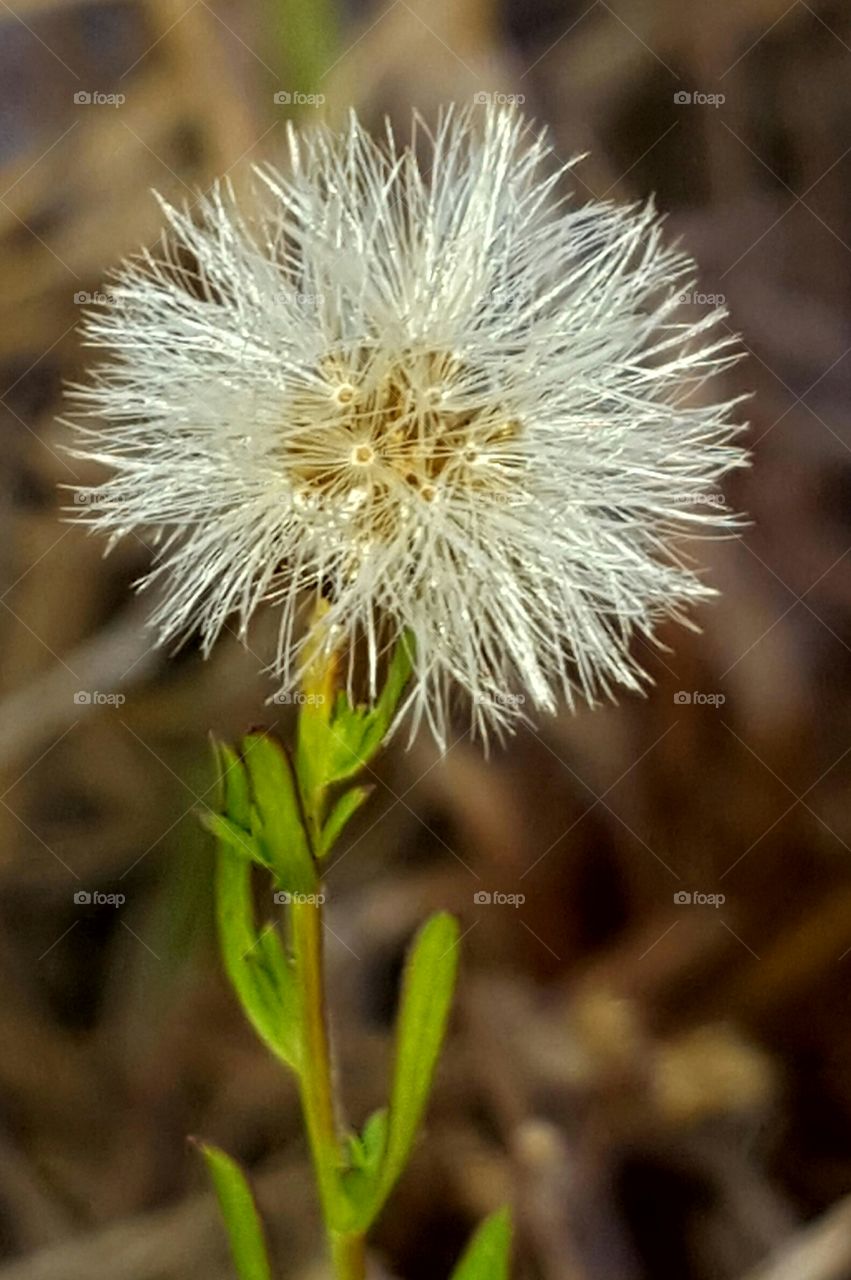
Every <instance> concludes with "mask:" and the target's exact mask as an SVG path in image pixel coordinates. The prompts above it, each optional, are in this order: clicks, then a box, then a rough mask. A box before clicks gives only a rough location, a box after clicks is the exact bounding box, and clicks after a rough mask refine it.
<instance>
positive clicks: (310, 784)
mask: <svg viewBox="0 0 851 1280" xmlns="http://www.w3.org/2000/svg"><path fill="white" fill-rule="evenodd" d="M320 653H321V651H320V652H318V653H317V657H316V659H315V660H313V661H312V662H311V661H310V660H308V663H307V666H306V671H305V676H304V681H303V684H304V690H305V702H304V703H303V704H302V708H301V712H300V714H299V730H298V733H299V736H298V748H297V751H296V767H297V772H298V777H299V783H300V786H301V791H302V795H303V796H304V799H305V805H306V807H307V808H308V810H309V811H310V812H311V813H312V814H313V816H314V821H315V823H316V824H317V825H318V822H319V818H320V815H321V811H322V806H323V795H324V792H325V791H326V790H327V788H328V787H330V786H333V785H334V784H335V783H338V782H345V781H347V780H348V779H349V778H352V777H354V775H355V774H356V773H358V772H359V771H360V770H361V769H362V768H364V766H366V765H367V764H369V761H370V760H371V759H372V757H373V756H374V755H375V753H376V752H377V751H378V749H379V747H380V746H381V744H382V742H383V741H384V739H385V738H386V736H387V734H388V732H389V730H390V727H391V725H392V723H393V718H394V716H395V714H396V710H397V708H398V705H399V700H400V698H401V696H402V693H403V692H404V689H405V685H406V684H407V682H408V678H409V676H410V674H411V669H412V655H413V640H412V638H411V637H410V636H408V635H407V634H405V635H403V636H402V637H401V639H400V640H399V641H398V642H397V644H396V648H395V650H394V652H393V657H392V659H391V661H390V665H389V667H388V671H387V678H386V680H385V682H384V688H383V689H382V691H381V693H380V695H379V697H378V701H377V702H376V704H375V706H374V707H372V708H369V707H361V706H358V707H353V706H351V704H350V703H349V700H348V697H347V696H346V694H345V692H342V691H338V692H337V693H336V694H335V692H334V689H335V679H336V672H335V671H334V668H333V664H331V663H329V662H328V661H327V660H323V659H321V657H320ZM348 816H351V815H348ZM326 848H327V846H326Z"/></svg>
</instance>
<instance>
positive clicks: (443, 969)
mask: <svg viewBox="0 0 851 1280" xmlns="http://www.w3.org/2000/svg"><path fill="white" fill-rule="evenodd" d="M457 968H458V924H457V921H455V920H454V919H453V918H452V916H449V915H446V914H445V913H443V912H441V913H440V914H438V915H435V916H432V917H431V919H430V920H428V921H427V922H426V924H425V925H424V926H423V927H422V929H420V931H419V933H418V934H417V937H416V939H415V940H414V945H413V948H412V949H411V953H410V956H409V957H408V962H407V964H406V966H405V973H404V977H403V980H402V994H401V1000H400V1005H399V1014H398V1019H397V1025H396V1059H395V1064H394V1068H393V1082H392V1086H391V1092H390V1108H389V1118H388V1129H387V1140H386V1147H385V1151H384V1157H383V1160H382V1162H381V1169H380V1171H379V1172H378V1175H377V1177H376V1187H375V1195H374V1199H373V1202H372V1205H371V1208H370V1212H371V1217H370V1220H372V1218H374V1217H375V1215H376V1214H377V1213H378V1210H379V1209H380V1208H381V1205H382V1204H383V1203H384V1201H385V1200H386V1198H387V1196H388V1195H389V1194H390V1191H391V1190H392V1188H393V1185H394V1184H395V1182H396V1180H397V1178H398V1177H399V1175H400V1174H401V1172H402V1170H403V1169H404V1167H405V1165H406V1163H407V1161H408V1157H409V1155H410V1152H411V1148H412V1147H413V1144H414V1139H415V1138H416V1134H417V1129H418V1128H419V1124H420V1120H421V1119H422V1115H423V1112H424V1110H425V1106H426V1102H427V1101H428V1095H429V1091H430V1089H431V1083H432V1078H433V1076H434V1069H435V1066H436V1064H437V1058H438V1055H439V1053H440V1048H441V1045H442V1043H443V1037H444V1034H445V1031H446V1024H447V1021H448V1018H449V1010H450V1007H451V1004H452V993H453V991H454V988H455V975H456V972H457Z"/></svg>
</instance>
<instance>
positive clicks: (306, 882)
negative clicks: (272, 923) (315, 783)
mask: <svg viewBox="0 0 851 1280" xmlns="http://www.w3.org/2000/svg"><path fill="white" fill-rule="evenodd" d="M243 760H244V763H245V768H246V770H247V772H248V779H249V783H250V786H251V805H250V814H249V820H250V827H251V834H252V837H253V839H254V840H255V842H256V844H257V847H258V849H259V851H260V856H261V859H262V861H263V862H264V863H266V865H268V866H270V867H272V868H273V873H274V875H275V878H276V880H277V882H278V886H279V888H281V889H284V890H286V891H287V892H289V893H315V892H316V867H315V864H314V861H313V858H312V856H311V853H310V847H309V845H308V840H307V835H306V833H305V830H304V825H303V823H302V817H301V809H300V805H299V800H298V796H297V794H296V787H295V778H294V777H293V771H292V768H291V766H290V762H289V760H288V759H287V756H286V752H285V751H284V749H283V747H282V746H281V745H280V743H278V742H276V741H275V740H274V739H273V738H269V737H266V736H265V735H263V734H250V735H249V736H248V737H247V738H246V739H245V740H244V742H243Z"/></svg>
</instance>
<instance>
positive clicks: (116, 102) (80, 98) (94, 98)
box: [74, 89, 127, 107]
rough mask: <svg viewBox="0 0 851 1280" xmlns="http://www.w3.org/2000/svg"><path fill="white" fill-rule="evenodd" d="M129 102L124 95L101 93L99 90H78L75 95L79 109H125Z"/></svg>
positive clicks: (75, 101)
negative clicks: (126, 103)
mask: <svg viewBox="0 0 851 1280" xmlns="http://www.w3.org/2000/svg"><path fill="white" fill-rule="evenodd" d="M126 101H127V96H126V94H123V93H100V92H99V91H98V90H97V89H95V90H94V91H93V92H89V90H88V89H78V90H77V92H76V93H75V94H74V103H75V105H76V106H78V107H123V106H124V103H125V102H126Z"/></svg>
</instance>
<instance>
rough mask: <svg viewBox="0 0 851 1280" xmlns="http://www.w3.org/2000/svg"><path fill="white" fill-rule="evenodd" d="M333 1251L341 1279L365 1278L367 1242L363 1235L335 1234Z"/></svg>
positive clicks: (332, 1241)
mask: <svg viewBox="0 0 851 1280" xmlns="http://www.w3.org/2000/svg"><path fill="white" fill-rule="evenodd" d="M331 1251H332V1256H333V1258H334V1267H335V1268H336V1271H337V1275H338V1276H339V1277H340V1280H365V1277H366V1242H365V1239H364V1237H363V1236H362V1235H348V1236H334V1237H333V1238H332V1240H331Z"/></svg>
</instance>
